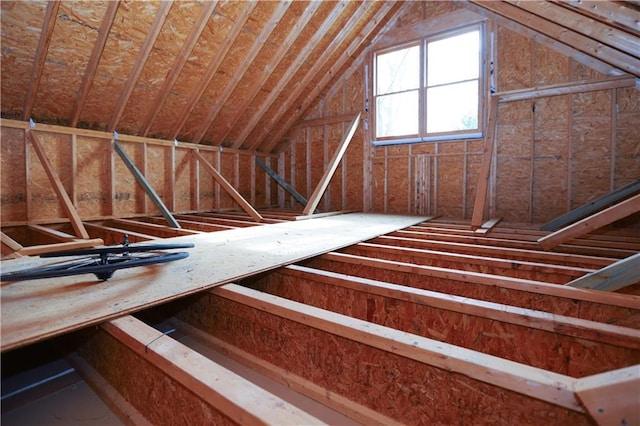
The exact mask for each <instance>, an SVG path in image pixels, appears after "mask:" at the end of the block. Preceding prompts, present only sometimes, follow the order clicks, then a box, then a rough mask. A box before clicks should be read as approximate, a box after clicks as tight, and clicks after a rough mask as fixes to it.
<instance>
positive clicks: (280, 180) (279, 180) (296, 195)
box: [256, 157, 307, 206]
mask: <svg viewBox="0 0 640 426" xmlns="http://www.w3.org/2000/svg"><path fill="white" fill-rule="evenodd" d="M256 164H257V165H258V166H260V167H261V168H262V170H264V171H265V172H266V173H267V174H268V175H269V176H271V178H272V179H273V180H275V181H276V183H277V184H278V185H280V186H281V187H282V189H284V190H285V191H287V192H288V193H289V194H290V195H291V196H292V197H293V198H295V199H296V201H298V202H299V203H300V204H302V205H303V206H306V205H307V199H306V198H304V197H303V196H302V195H301V194H300V193H299V192H298V191H296V189H295V188H294V187H293V186H291V185H289V184H288V183H287V181H286V180H284V179H283V178H282V177H281V176H280V175H279V174H277V173H276V172H275V171H273V170H271V168H270V167H269V166H267V165H266V164H265V163H264V162H263V161H262V160H260V159H259V158H258V157H256Z"/></svg>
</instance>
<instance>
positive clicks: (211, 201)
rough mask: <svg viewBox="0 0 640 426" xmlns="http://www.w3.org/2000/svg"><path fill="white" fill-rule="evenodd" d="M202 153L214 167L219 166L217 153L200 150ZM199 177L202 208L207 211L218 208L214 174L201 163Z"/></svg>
mask: <svg viewBox="0 0 640 426" xmlns="http://www.w3.org/2000/svg"><path fill="white" fill-rule="evenodd" d="M200 154H201V155H202V156H203V157H204V158H205V159H206V160H207V161H208V162H209V164H211V165H212V166H214V167H216V168H217V167H218V162H217V160H216V157H217V153H215V152H211V151H200ZM198 178H199V186H200V192H199V202H200V210H202V211H207V210H213V209H214V208H216V192H215V191H216V186H217V185H216V184H215V181H214V179H213V176H211V174H210V173H209V172H208V171H207V170H205V169H204V167H202V165H200V166H199V167H198Z"/></svg>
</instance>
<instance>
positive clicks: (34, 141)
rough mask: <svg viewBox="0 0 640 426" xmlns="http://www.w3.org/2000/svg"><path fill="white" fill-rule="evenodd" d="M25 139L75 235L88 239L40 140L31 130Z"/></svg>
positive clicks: (27, 132) (26, 133)
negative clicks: (32, 149)
mask: <svg viewBox="0 0 640 426" xmlns="http://www.w3.org/2000/svg"><path fill="white" fill-rule="evenodd" d="M25 138H26V140H27V142H28V143H29V142H30V143H31V146H33V148H34V151H35V152H36V154H37V155H38V158H39V159H40V163H42V167H43V168H44V171H45V172H46V173H47V176H48V177H49V180H50V181H51V184H52V185H53V189H54V191H55V193H56V195H57V196H58V199H59V200H60V202H61V204H62V208H63V210H64V211H65V213H66V214H67V216H68V217H69V220H70V221H71V226H72V227H73V230H74V231H75V233H76V235H77V236H79V237H80V238H84V239H89V234H88V233H87V230H86V229H85V228H84V225H83V224H82V219H80V215H79V214H78V211H77V210H76V208H75V206H74V205H73V203H72V202H71V198H69V194H67V191H66V189H64V185H63V184H62V181H61V180H60V177H59V176H58V174H57V173H56V172H55V170H54V169H53V165H52V164H51V162H50V161H49V159H48V158H47V154H46V152H45V151H44V147H43V146H42V144H41V143H40V140H38V137H37V136H36V135H34V134H33V132H32V131H31V130H27V131H26V132H25Z"/></svg>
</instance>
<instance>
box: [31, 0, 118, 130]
mask: <svg viewBox="0 0 640 426" xmlns="http://www.w3.org/2000/svg"><path fill="white" fill-rule="evenodd" d="M106 6H107V3H106V2H95V1H78V2H61V4H60V8H59V10H58V15H57V19H56V24H55V27H54V31H53V35H52V38H51V44H50V45H49V49H48V50H47V63H46V66H45V67H44V69H43V72H42V78H41V80H40V86H39V88H38V95H37V99H36V102H35V104H34V109H33V116H34V117H39V118H44V117H47V118H49V117H51V119H54V118H59V117H71V116H72V115H73V108H74V105H75V102H76V98H77V96H78V88H79V87H80V83H81V81H82V76H83V74H84V71H85V69H86V67H87V62H88V60H89V56H90V54H91V50H92V48H93V44H94V43H95V39H96V37H97V35H98V28H99V27H100V24H101V22H102V18H103V16H104V13H105V10H106Z"/></svg>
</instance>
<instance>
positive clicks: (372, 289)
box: [247, 265, 640, 377]
mask: <svg viewBox="0 0 640 426" xmlns="http://www.w3.org/2000/svg"><path fill="white" fill-rule="evenodd" d="M247 281H248V282H247V285H249V286H250V287H251V288H254V289H257V290H260V291H263V292H266V293H269V294H274V295H276V296H279V297H283V298H286V299H289V300H293V301H296V302H299V303H304V304H306V305H310V306H315V307H317V308H320V309H326V310H330V311H333V312H336V313H339V314H342V315H348V316H350V317H354V318H359V319H362V320H366V321H369V322H372V323H375V324H380V325H389V326H393V328H395V329H398V330H402V331H406V332H410V333H414V334H418V335H420V336H423V337H427V338H432V339H436V340H439V341H442V342H446V343H450V344H454V345H456V346H461V347H465V348H468V349H473V350H478V351H481V352H484V353H487V354H490V355H494V356H499V357H501V358H504V359H509V360H512V361H516V362H520V363H523V364H527V365H531V366H534V367H539V368H544V369H546V370H549V371H553V372H556V373H560V374H566V375H569V376H572V377H584V376H586V375H591V374H596V373H601V372H603V371H610V370H614V369H617V368H622V367H626V366H629V365H634V364H637V363H640V334H639V333H638V330H636V329H632V328H626V327H620V326H612V325H610V324H602V323H598V322H593V321H587V320H582V319H576V318H571V317H565V316H563V315H556V314H554V315H550V314H548V313H546V312H540V311H535V310H531V309H524V308H517V307H513V306H508V305H503V304H498V303H493V302H487V301H480V300H474V299H470V298H463V297H459V296H451V295H447V294H443V293H436V292H431V291H426V290H421V289H415V288H411V287H406V286H401V285H396V284H390V283H385V282H382V281H377V280H371V279H366V278H359V277H354V276H351V275H347V274H338V273H334V272H330V271H322V270H317V269H313V268H306V267H302V266H297V265H291V266H288V267H286V268H281V269H279V270H276V271H274V272H272V273H271V274H268V275H267V276H265V277H261V278H259V279H257V280H253V279H251V280H247ZM321 295H322V296H321ZM506 336H508V338H507V337H506ZM532 339H535V341H536V345H535V348H532V347H531V346H530V345H529V342H531V340H532ZM566 353H572V354H573V355H572V356H571V357H570V358H569V359H567V357H566V356H565V355H564V354H566Z"/></svg>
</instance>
